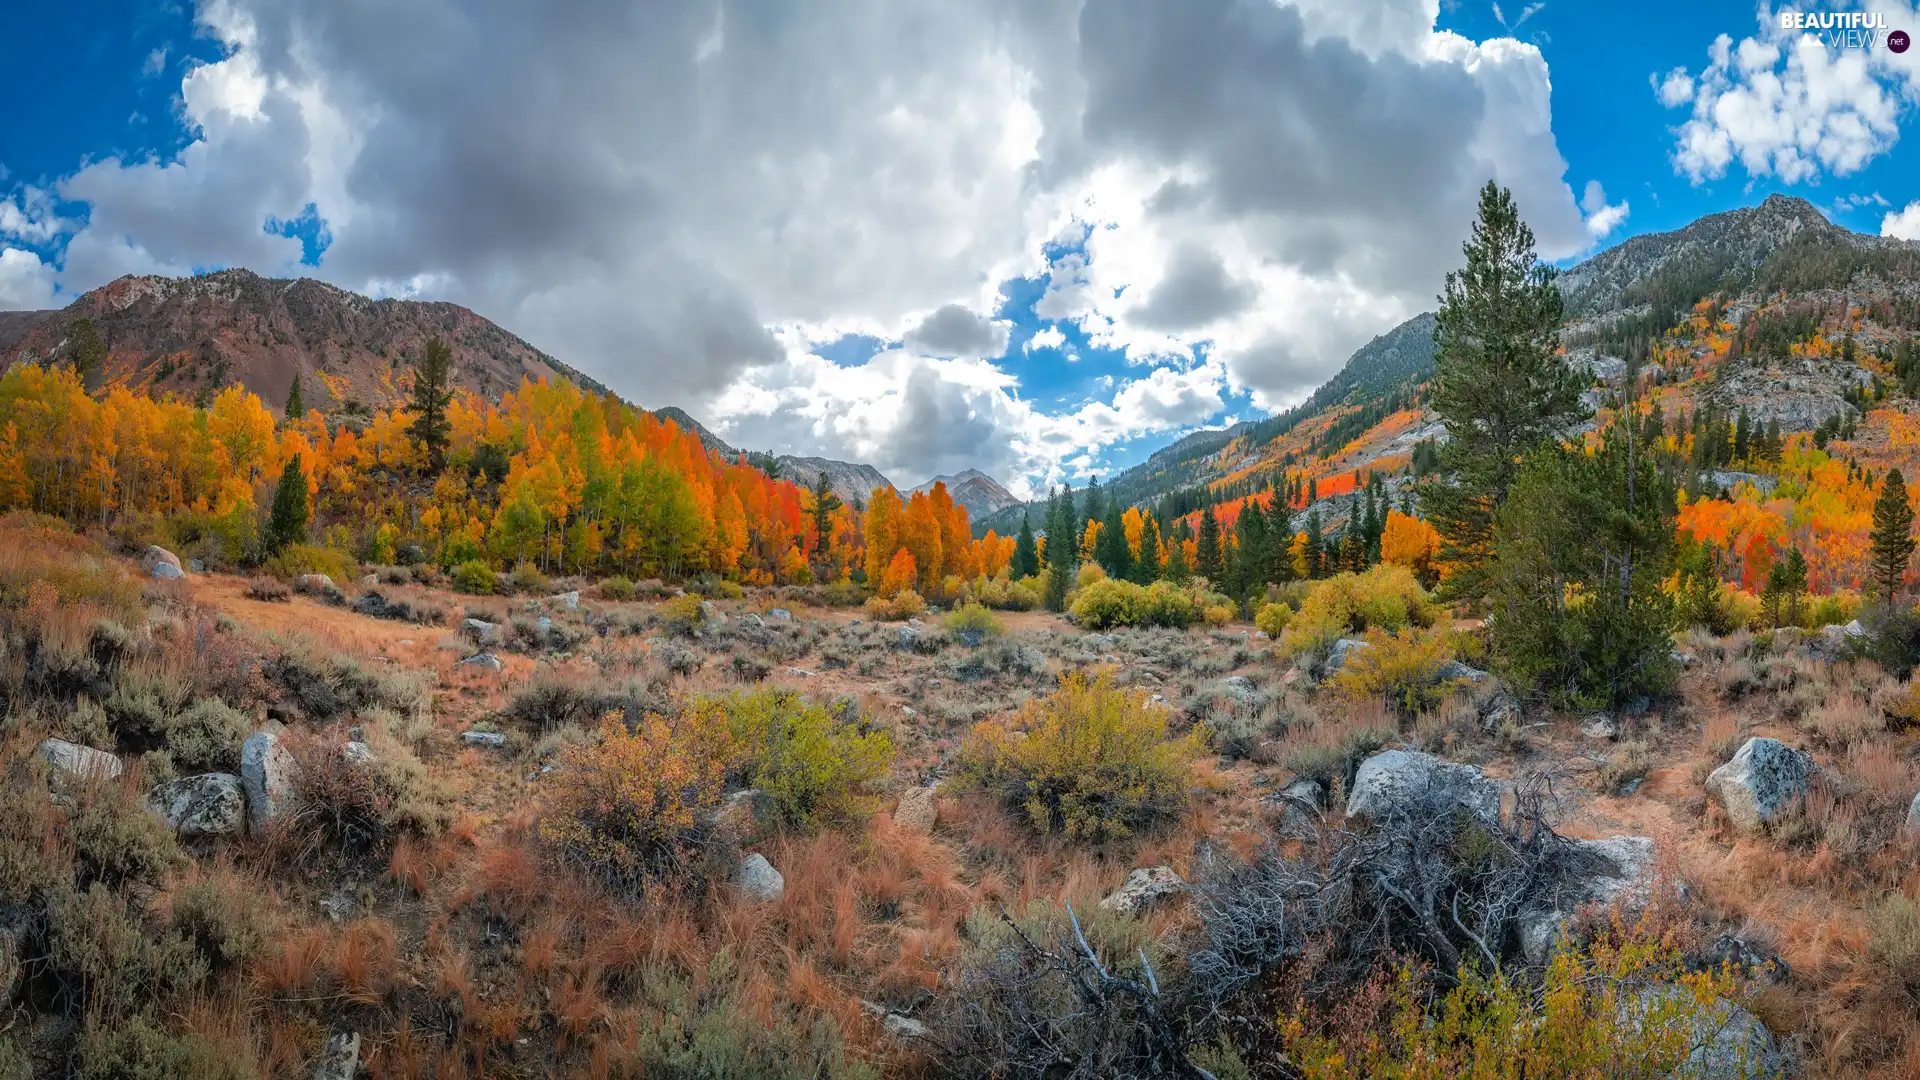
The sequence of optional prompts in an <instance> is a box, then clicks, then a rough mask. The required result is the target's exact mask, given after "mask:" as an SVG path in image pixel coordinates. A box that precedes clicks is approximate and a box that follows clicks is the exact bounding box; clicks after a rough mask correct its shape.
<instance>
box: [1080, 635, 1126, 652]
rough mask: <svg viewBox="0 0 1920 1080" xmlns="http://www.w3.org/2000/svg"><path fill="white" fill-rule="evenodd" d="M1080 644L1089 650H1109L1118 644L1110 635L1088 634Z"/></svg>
mask: <svg viewBox="0 0 1920 1080" xmlns="http://www.w3.org/2000/svg"><path fill="white" fill-rule="evenodd" d="M1080 643H1081V644H1083V645H1085V646H1086V647H1087V648H1089V649H1111V648H1113V647H1114V646H1115V645H1118V644H1119V643H1120V642H1119V640H1118V639H1116V638H1115V637H1114V636H1113V635H1112V634H1088V635H1087V636H1086V637H1083V638H1081V639H1080Z"/></svg>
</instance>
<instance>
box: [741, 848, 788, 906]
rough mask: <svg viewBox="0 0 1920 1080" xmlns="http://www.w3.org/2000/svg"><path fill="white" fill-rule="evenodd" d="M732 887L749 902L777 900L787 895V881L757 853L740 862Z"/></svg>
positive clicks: (764, 857) (763, 856)
mask: <svg viewBox="0 0 1920 1080" xmlns="http://www.w3.org/2000/svg"><path fill="white" fill-rule="evenodd" d="M733 884H734V887H735V888H737V889H739V890H740V894H741V895H742V896H745V897H746V898H747V899H749V900H760V901H767V900H778V899H780V898H781V897H783V896H785V895H786V894H787V881H786V879H785V878H783V877H781V876H780V871H778V870H775V869H774V868H773V864H772V863H770V862H768V861H767V857H766V856H765V855H762V854H760V853H759V852H757V851H756V852H754V853H753V854H751V855H749V856H747V857H746V858H744V859H741V860H740V866H739V867H738V868H737V869H736V870H735V871H734V874H733Z"/></svg>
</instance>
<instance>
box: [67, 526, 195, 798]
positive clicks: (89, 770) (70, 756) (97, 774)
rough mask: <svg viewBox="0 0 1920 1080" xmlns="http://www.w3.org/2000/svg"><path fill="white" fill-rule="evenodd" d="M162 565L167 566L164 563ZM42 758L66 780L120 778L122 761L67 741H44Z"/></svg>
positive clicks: (102, 751) (91, 748)
mask: <svg viewBox="0 0 1920 1080" xmlns="http://www.w3.org/2000/svg"><path fill="white" fill-rule="evenodd" d="M162 565H165V564H164V563H163V564H162ZM40 756H41V757H43V758H46V759H47V764H48V765H51V766H53V769H54V772H56V773H58V774H59V775H60V776H61V777H62V778H64V779H72V780H114V779H117V778H118V777H119V776H120V759H119V758H117V757H114V756H113V755H112V754H109V753H107V752H106V751H105V750H95V749H94V748H93V747H91V746H81V745H80V744H79V743H70V742H68V741H66V740H65V739H44V740H42V741H41V743H40Z"/></svg>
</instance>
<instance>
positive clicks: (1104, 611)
mask: <svg viewBox="0 0 1920 1080" xmlns="http://www.w3.org/2000/svg"><path fill="white" fill-rule="evenodd" d="M1213 599H1214V598H1213V597H1211V596H1207V595H1196V594H1195V593H1193V592H1190V591H1188V590H1186V589H1182V588H1180V587H1179V586H1177V585H1174V584H1173V583H1171V582H1166V581H1156V582H1154V583H1153V584H1152V585H1147V586H1141V585H1136V584H1134V583H1133V582H1131V581H1117V580H1114V579H1111V578H1099V579H1098V580H1096V581H1094V582H1093V583H1092V584H1090V585H1087V586H1085V587H1083V588H1081V589H1080V591H1079V592H1077V593H1075V594H1074V598H1073V617H1074V621H1075V622H1076V623H1078V624H1079V625H1080V626H1082V627H1085V628H1086V629H1088V630H1105V629H1108V628H1110V627H1115V626H1165V627H1171V628H1173V629H1176V630H1180V629H1185V628H1186V627H1189V626H1192V625H1193V624H1194V623H1196V622H1199V621H1200V620H1201V619H1202V618H1204V617H1205V616H1206V609H1207V607H1208V606H1209V605H1210V604H1211V602H1212V600H1213Z"/></svg>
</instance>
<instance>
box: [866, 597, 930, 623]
mask: <svg viewBox="0 0 1920 1080" xmlns="http://www.w3.org/2000/svg"><path fill="white" fill-rule="evenodd" d="M925 610H927V602H926V600H925V599H923V598H922V597H921V596H920V594H919V593H917V592H914V591H913V590H912V589H901V590H900V591H899V592H897V593H894V594H893V595H892V596H874V597H869V598H868V599H867V607H866V611H867V617H868V618H869V619H876V620H880V621H884V622H900V621H901V620H904V619H911V618H914V617H915V616H917V615H919V614H920V613H921V612H923V611H925Z"/></svg>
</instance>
